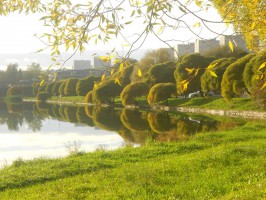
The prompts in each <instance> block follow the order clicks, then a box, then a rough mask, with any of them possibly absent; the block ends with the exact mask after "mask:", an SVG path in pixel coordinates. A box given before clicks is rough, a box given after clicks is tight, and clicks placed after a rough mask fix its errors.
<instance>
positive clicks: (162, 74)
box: [147, 61, 176, 87]
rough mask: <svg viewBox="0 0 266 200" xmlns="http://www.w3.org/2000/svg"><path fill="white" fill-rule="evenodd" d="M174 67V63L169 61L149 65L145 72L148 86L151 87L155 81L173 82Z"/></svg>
mask: <svg viewBox="0 0 266 200" xmlns="http://www.w3.org/2000/svg"><path fill="white" fill-rule="evenodd" d="M175 68H176V63H175V62H170V61H168V62H165V63H161V64H157V65H154V66H153V67H151V68H150V69H149V71H148V73H147V82H148V83H149V86H150V87H152V86H153V85H155V84H157V83H175V77H174V72H175Z"/></svg>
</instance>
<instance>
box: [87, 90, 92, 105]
mask: <svg viewBox="0 0 266 200" xmlns="http://www.w3.org/2000/svg"><path fill="white" fill-rule="evenodd" d="M85 102H86V103H91V104H92V103H93V98H92V91H90V92H88V93H87V94H86V96H85Z"/></svg>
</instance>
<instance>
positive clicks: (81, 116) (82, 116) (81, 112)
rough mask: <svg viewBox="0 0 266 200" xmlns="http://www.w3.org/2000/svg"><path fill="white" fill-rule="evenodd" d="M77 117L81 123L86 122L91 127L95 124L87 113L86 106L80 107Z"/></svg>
mask: <svg viewBox="0 0 266 200" xmlns="http://www.w3.org/2000/svg"><path fill="white" fill-rule="evenodd" d="M76 117H77V120H78V122H79V123H81V124H86V125H88V126H90V127H93V126H94V123H93V120H92V118H90V117H88V116H87V115H86V112H85V107H78V109H77V113H76Z"/></svg>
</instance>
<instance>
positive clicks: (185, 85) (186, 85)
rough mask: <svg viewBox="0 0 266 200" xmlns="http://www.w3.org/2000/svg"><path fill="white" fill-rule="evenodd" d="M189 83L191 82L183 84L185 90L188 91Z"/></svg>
mask: <svg viewBox="0 0 266 200" xmlns="http://www.w3.org/2000/svg"><path fill="white" fill-rule="evenodd" d="M188 84H189V82H186V83H184V84H183V92H185V91H187V87H188Z"/></svg>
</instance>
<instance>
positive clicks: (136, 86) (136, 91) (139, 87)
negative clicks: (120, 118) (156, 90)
mask: <svg viewBox="0 0 266 200" xmlns="http://www.w3.org/2000/svg"><path fill="white" fill-rule="evenodd" d="M148 92H149V86H148V85H147V83H145V82H141V81H140V82H135V83H131V84H129V85H127V86H126V87H125V88H124V89H123V91H122V92H121V95H120V97H121V100H122V104H123V105H124V106H125V105H134V104H137V102H136V98H137V97H142V96H147V95H148Z"/></svg>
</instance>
